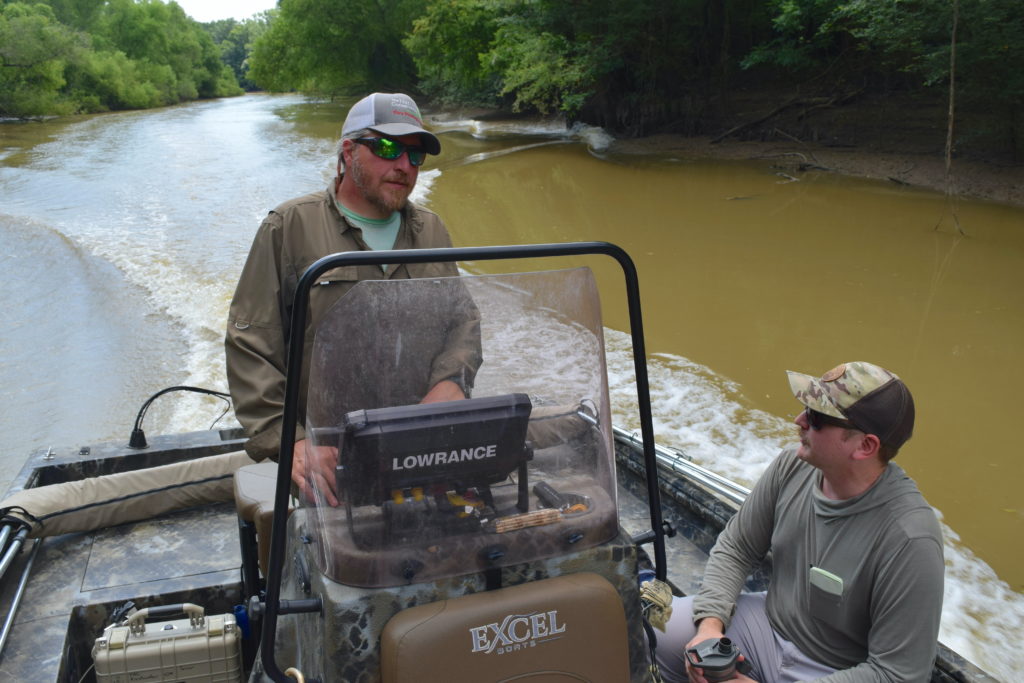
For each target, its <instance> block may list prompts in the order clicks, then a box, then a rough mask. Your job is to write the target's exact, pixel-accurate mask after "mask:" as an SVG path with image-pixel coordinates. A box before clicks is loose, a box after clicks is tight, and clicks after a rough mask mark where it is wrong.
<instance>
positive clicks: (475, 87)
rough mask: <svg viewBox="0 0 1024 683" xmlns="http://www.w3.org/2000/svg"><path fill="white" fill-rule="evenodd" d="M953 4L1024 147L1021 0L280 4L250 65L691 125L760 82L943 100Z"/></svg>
mask: <svg viewBox="0 0 1024 683" xmlns="http://www.w3.org/2000/svg"><path fill="white" fill-rule="evenodd" d="M955 2H956V3H958V5H959V25H960V31H959V39H958V42H957V48H958V53H959V59H958V62H957V63H958V68H957V71H958V72H957V74H956V80H957V87H958V92H959V93H961V94H962V98H963V99H962V102H963V104H965V105H966V106H973V107H975V108H982V109H985V110H993V109H994V110H998V111H999V112H1000V113H1001V115H1002V118H1001V120H1002V121H1004V124H1005V125H1006V126H1007V128H1008V130H1009V131H1010V134H1011V139H1012V141H1013V144H1016V145H1017V146H1018V148H1019V149H1020V151H1021V152H1022V153H1024V68H1022V67H1024V6H1022V4H1021V3H1020V0H629V1H626V0H586V1H584V0H345V2H344V3H341V2H338V1H336V0H335V1H332V0H281V1H280V3H279V16H278V17H277V20H276V21H275V22H274V23H272V25H271V26H270V29H269V30H268V31H267V33H266V34H265V35H263V36H262V37H261V38H260V39H258V40H257V41H256V43H255V47H254V52H253V55H252V60H251V62H252V72H251V73H252V77H253V78H254V79H255V80H256V81H257V82H258V83H260V84H261V85H263V86H264V87H268V88H275V89H290V88H298V89H303V90H309V91H316V92H319V93H326V94H335V93H347V92H357V91H366V90H370V89H383V88H391V87H393V88H404V89H415V88H419V89H420V90H421V91H422V92H425V93H426V94H428V95H429V96H431V97H433V98H436V99H439V100H441V101H446V102H449V103H459V104H479V105H489V106H504V107H509V108H511V109H515V110H519V111H524V112H557V113H561V114H563V115H565V116H566V117H567V118H568V119H570V120H572V119H582V120H585V121H587V122H589V123H594V124H597V125H602V126H606V127H608V128H611V129H613V130H616V131H621V132H626V133H632V134H643V133H647V132H652V131H655V130H673V131H676V132H683V133H693V132H697V131H698V130H699V129H700V126H701V121H702V120H703V119H704V118H706V117H708V116H712V117H713V116H715V115H720V114H721V112H722V111H723V110H725V109H728V107H729V104H730V97H731V95H733V94H734V93H735V92H737V91H738V90H740V89H741V88H746V87H750V86H751V85H755V86H764V85H769V86H771V87H776V88H778V89H779V90H780V97H781V96H782V93H783V92H785V91H787V90H788V91H789V92H791V93H793V92H795V93H803V94H815V95H819V96H826V97H832V98H839V99H842V98H843V97H849V96H852V95H853V94H856V93H863V92H874V93H885V92H888V91H892V90H899V91H901V92H907V93H912V94H921V95H923V96H932V97H933V98H935V99H936V100H940V99H941V98H943V97H945V94H946V92H947V88H948V85H949V82H950V59H949V56H950V37H951V28H952V14H953V6H954V3H955ZM328 56H329V58H328Z"/></svg>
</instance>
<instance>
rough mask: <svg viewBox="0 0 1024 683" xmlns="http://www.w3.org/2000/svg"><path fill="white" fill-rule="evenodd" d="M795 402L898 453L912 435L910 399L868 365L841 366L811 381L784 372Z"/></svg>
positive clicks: (881, 371)
mask: <svg viewBox="0 0 1024 683" xmlns="http://www.w3.org/2000/svg"><path fill="white" fill-rule="evenodd" d="M786 374H788V375H789V386H790V388H791V389H792V390H793V395H794V396H796V399H797V400H798V401H800V402H801V403H803V404H804V405H805V406H807V407H808V408H810V409H812V410H817V411H818V412H819V413H825V414H826V415H831V416H832V417H837V418H840V419H843V420H847V421H849V422H851V423H853V425H854V426H855V427H856V428H857V429H859V430H861V431H862V432H864V433H866V434H874V435H875V436H877V437H878V440H879V441H881V442H882V443H883V444H885V445H886V446H889V447H890V448H893V449H898V448H899V447H900V446H902V445H903V444H904V443H905V442H906V440H907V439H909V438H910V436H911V434H913V432H914V398H913V397H912V396H911V395H910V389H908V388H907V385H906V384H904V383H903V380H901V379H900V378H899V377H897V376H896V375H894V374H893V373H891V372H889V371H888V370H886V369H885V368H881V367H879V366H877V365H872V364H871V363H864V362H863V361H855V362H852V363H843V364H842V365H837V366H836V367H834V368H832V369H831V370H829V371H828V372H826V373H825V374H824V375H822V376H821V377H820V378H819V377H811V376H810V375H804V374H802V373H799V372H793V371H787V373H786Z"/></svg>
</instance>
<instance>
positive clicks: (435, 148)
mask: <svg viewBox="0 0 1024 683" xmlns="http://www.w3.org/2000/svg"><path fill="white" fill-rule="evenodd" d="M367 128H368V129H370V130H372V131H375V132H377V133H380V134H381V135H393V136H396V137H398V136H401V135H419V136H420V139H421V140H422V141H423V148H424V149H425V150H427V152H428V153H430V154H440V153H441V142H440V141H439V140H438V139H437V136H436V135H434V134H433V133H431V132H430V131H428V130H427V129H425V128H424V127H423V117H422V116H420V108H419V107H417V106H416V103H415V102H413V99H412V98H411V97H409V96H408V95H404V94H402V93H386V92H375V93H373V94H372V95H367V96H366V97H364V98H363V99H361V100H359V101H358V102H356V103H355V104H353V105H352V108H351V109H349V110H348V116H346V117H345V123H344V124H343V125H342V127H341V136H342V137H347V136H349V135H350V134H352V133H355V132H357V131H360V130H365V129H367Z"/></svg>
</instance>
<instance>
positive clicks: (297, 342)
mask: <svg viewBox="0 0 1024 683" xmlns="http://www.w3.org/2000/svg"><path fill="white" fill-rule="evenodd" d="M584 255H604V256H610V257H612V258H613V259H615V260H616V261H617V262H618V264H619V266H620V267H621V268H622V271H623V275H624V276H625V279H626V298H627V302H628V305H629V326H630V334H631V336H632V340H633V362H634V365H635V370H636V390H637V399H638V401H637V403H638V405H639V412H640V432H641V437H642V440H643V453H644V468H645V470H646V474H647V500H648V504H649V506H650V514H651V530H652V531H653V532H654V565H655V574H656V576H657V578H658V579H661V580H662V581H664V580H665V571H666V568H665V564H666V560H665V536H664V534H665V530H664V528H663V524H662V517H661V495H660V491H659V488H658V467H657V457H656V454H655V448H654V426H653V421H652V417H651V400H650V385H649V383H648V378H647V351H646V348H645V346H644V334H643V319H642V317H641V314H640V284H639V279H638V278H637V272H636V267H635V266H634V264H633V260H632V259H631V258H630V257H629V255H628V254H627V253H626V252H625V251H623V250H622V249H621V248H620V247H618V246H616V245H614V244H610V243H608V242H569V243H565V244H530V245H517V246H499V247H464V248H448V249H405V250H393V251H357V252H346V253H343V254H333V255H330V256H325V257H324V258H322V259H320V260H319V261H317V262H316V263H314V264H313V265H311V266H310V267H309V268H308V269H307V270H306V272H305V273H304V274H303V275H302V277H301V278H300V279H299V282H298V287H297V289H296V292H295V305H294V308H293V310H292V318H291V325H290V328H289V329H290V330H291V338H290V339H289V344H288V368H287V370H288V375H287V377H288V381H287V383H286V384H285V399H284V415H283V417H284V424H283V426H282V430H281V447H280V452H279V454H278V472H277V488H276V490H275V493H274V511H275V513H274V519H273V525H272V530H271V536H270V558H269V566H268V571H267V592H266V603H265V607H264V614H263V631H262V633H261V639H260V651H261V661H262V664H263V668H264V673H265V674H266V675H267V676H269V677H270V678H272V679H273V680H275V681H278V682H279V683H289V682H290V681H293V680H294V679H292V678H291V677H289V676H287V675H286V674H285V673H284V672H282V671H281V669H280V668H279V667H278V666H277V662H276V660H275V659H274V639H275V635H276V632H277V617H278V615H279V614H283V613H284V610H282V604H281V601H280V596H281V578H282V570H283V566H284V554H285V533H286V530H287V518H288V515H287V510H288V496H289V493H290V490H291V470H292V451H293V448H294V441H295V424H296V418H297V416H298V404H299V401H298V399H299V383H300V381H299V378H300V377H301V376H302V349H303V346H304V341H305V334H306V318H307V312H308V303H309V292H310V289H311V288H312V286H313V285H314V284H315V283H316V281H317V279H318V278H319V277H320V276H321V275H323V274H324V273H325V272H326V271H328V270H330V269H332V268H339V267H342V266H353V265H381V264H385V263H386V264H391V265H400V264H403V263H451V262H456V261H495V260H508V259H526V258H545V257H557V256H584ZM288 611H289V612H291V611H293V610H288Z"/></svg>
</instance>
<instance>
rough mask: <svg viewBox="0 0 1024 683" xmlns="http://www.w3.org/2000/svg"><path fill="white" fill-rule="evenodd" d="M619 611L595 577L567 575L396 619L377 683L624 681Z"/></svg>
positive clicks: (625, 654)
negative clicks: (435, 682)
mask: <svg viewBox="0 0 1024 683" xmlns="http://www.w3.org/2000/svg"><path fill="white" fill-rule="evenodd" d="M629 679H630V675H629V645H628V631H627V628H626V618H625V612H624V610H623V607H622V600H621V598H620V597H619V595H618V593H617V592H616V590H615V588H614V587H613V586H612V584H611V583H609V582H608V581H607V580H606V579H605V578H603V577H601V576H598V575H597V574H593V573H589V572H582V573H579V574H568V575H564V576H558V577H554V578H550V579H544V580H540V581H533V582H530V583H526V584H522V585H519V586H511V587H508V588H502V589H499V590H495V591H490V592H486V593H476V594H473V595H465V596H462V597H458V598H453V599H451V600H443V601H440V602H435V603H430V604H426V605H418V606H416V607H411V608H409V609H407V610H404V611H402V612H399V613H398V614H396V615H395V616H394V617H392V619H391V620H390V621H389V622H388V624H387V626H385V627H384V631H383V633H382V635H381V680H382V683H409V682H411V681H416V682H422V683H431V682H432V681H438V682H440V681H451V680H464V681H475V682H481V683H482V682H488V683H490V682H494V683H498V682H502V681H528V682H529V683H541V681H543V682H545V683H563V682H565V683H568V682H569V681H602V682H603V681H628V680H629Z"/></svg>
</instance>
